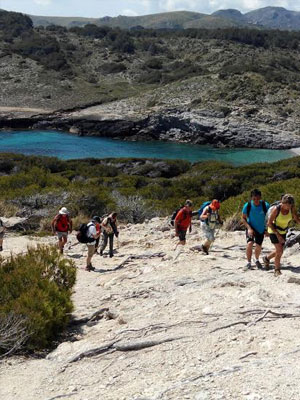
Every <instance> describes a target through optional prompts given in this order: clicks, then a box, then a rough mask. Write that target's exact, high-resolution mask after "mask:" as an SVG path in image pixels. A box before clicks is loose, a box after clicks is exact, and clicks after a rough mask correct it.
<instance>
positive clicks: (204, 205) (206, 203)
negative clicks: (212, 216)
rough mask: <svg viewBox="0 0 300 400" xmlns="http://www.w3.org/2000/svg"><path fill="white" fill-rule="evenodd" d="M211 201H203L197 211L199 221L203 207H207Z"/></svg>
mask: <svg viewBox="0 0 300 400" xmlns="http://www.w3.org/2000/svg"><path fill="white" fill-rule="evenodd" d="M210 203H211V201H205V202H204V203H203V204H202V205H201V207H200V208H199V210H198V218H199V219H201V215H202V213H203V210H204V208H205V207H207V206H209V205H210Z"/></svg>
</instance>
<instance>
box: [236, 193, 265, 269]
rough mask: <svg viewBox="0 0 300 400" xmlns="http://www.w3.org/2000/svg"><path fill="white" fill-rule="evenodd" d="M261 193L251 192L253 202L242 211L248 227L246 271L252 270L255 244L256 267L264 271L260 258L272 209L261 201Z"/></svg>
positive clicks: (246, 204)
mask: <svg viewBox="0 0 300 400" xmlns="http://www.w3.org/2000/svg"><path fill="white" fill-rule="evenodd" d="M261 197H262V196H261V191H260V190H258V189H254V190H252V192H251V200H250V201H249V202H247V203H245V204H244V207H243V211H242V222H243V224H244V225H245V227H246V240H247V248H246V256H247V264H246V265H245V268H244V269H245V271H247V270H249V269H251V268H252V265H251V259H252V252H253V244H254V243H255V265H256V267H257V268H258V269H262V264H261V263H260V261H259V256H260V253H261V249H262V243H263V241H264V237H265V230H266V224H265V219H266V214H267V212H268V209H269V207H270V205H269V203H267V202H266V201H264V200H262V199H261Z"/></svg>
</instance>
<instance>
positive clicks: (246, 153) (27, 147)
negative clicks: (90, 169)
mask: <svg viewBox="0 0 300 400" xmlns="http://www.w3.org/2000/svg"><path fill="white" fill-rule="evenodd" d="M0 151H1V152H5V153H22V154H25V155H37V156H50V157H58V158H60V159H64V160H68V159H79V158H125V157H129V158H161V159H182V160H187V161H191V162H196V161H207V160H218V161H225V162H229V163H231V164H234V165H245V164H251V163H255V162H273V161H278V160H282V159H286V158H289V157H292V156H293V155H294V154H293V153H292V152H291V151H289V150H269V149H228V148H222V149H219V148H214V147H210V146H200V145H193V144H183V143H170V142H160V141H152V142H127V141H123V140H114V139H108V138H99V137H90V136H75V135H70V134H69V133H64V132H57V131H2V132H0Z"/></svg>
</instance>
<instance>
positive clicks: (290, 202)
mask: <svg viewBox="0 0 300 400" xmlns="http://www.w3.org/2000/svg"><path fill="white" fill-rule="evenodd" d="M294 205H295V199H294V196H292V195H291V194H285V195H284V196H282V199H281V206H282V208H284V209H285V210H290V209H291V208H292V207H294Z"/></svg>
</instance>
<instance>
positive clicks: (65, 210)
mask: <svg viewBox="0 0 300 400" xmlns="http://www.w3.org/2000/svg"><path fill="white" fill-rule="evenodd" d="M59 214H61V215H66V214H69V211H68V210H67V208H66V207H62V208H61V209H60V210H59Z"/></svg>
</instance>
